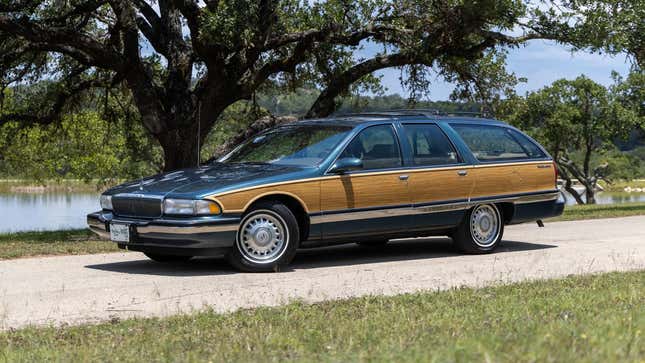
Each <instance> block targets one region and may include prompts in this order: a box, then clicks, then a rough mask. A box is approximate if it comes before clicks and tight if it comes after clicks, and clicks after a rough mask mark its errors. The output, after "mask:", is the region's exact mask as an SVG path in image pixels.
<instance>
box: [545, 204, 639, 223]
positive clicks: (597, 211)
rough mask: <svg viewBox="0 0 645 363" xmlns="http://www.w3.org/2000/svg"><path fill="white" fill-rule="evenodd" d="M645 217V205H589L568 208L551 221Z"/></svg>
mask: <svg viewBox="0 0 645 363" xmlns="http://www.w3.org/2000/svg"><path fill="white" fill-rule="evenodd" d="M634 215H645V203H622V204H589V205H573V206H567V207H566V208H565V209H564V213H563V214H562V215H561V216H560V217H556V218H552V219H549V220H550V221H573V220H579V219H596V218H613V217H627V216H634Z"/></svg>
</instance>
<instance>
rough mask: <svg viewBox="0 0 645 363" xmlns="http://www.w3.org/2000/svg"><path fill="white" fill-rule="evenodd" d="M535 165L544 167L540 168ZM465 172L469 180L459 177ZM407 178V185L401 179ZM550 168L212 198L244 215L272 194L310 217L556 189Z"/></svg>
mask: <svg viewBox="0 0 645 363" xmlns="http://www.w3.org/2000/svg"><path fill="white" fill-rule="evenodd" d="M539 165H543V166H548V167H538V166H539ZM459 170H467V171H468V175H467V176H459V175H458V174H457V173H458V171H459ZM400 175H408V176H409V178H408V180H407V181H402V180H400V179H399V176H400ZM553 177H554V175H553V165H552V163H551V162H529V163H512V164H495V165H484V166H476V167H472V166H470V167H448V168H435V169H408V170H397V171H387V172H374V173H365V174H351V175H343V176H324V177H321V178H315V179H306V180H302V181H291V182H284V183H277V184H275V185H268V186H264V187H253V188H248V189H240V190H237V191H231V192H225V193H222V194H219V195H213V196H210V197H208V198H207V199H211V200H214V201H216V202H218V203H219V204H220V205H221V206H222V209H223V210H224V212H227V213H238V212H243V211H244V210H246V209H247V208H248V206H249V205H250V204H251V203H253V202H254V201H255V200H257V199H259V198H261V197H263V196H266V195H271V194H285V195H289V196H292V197H294V198H296V199H298V200H299V201H300V202H301V203H302V204H303V205H304V207H305V209H306V210H307V212H308V213H317V212H320V211H331V210H342V209H349V208H369V207H378V206H388V205H401V204H409V203H431V202H434V201H442V200H454V199H464V198H467V197H468V196H469V194H470V197H471V198H478V197H487V196H496V195H506V194H516V193H529V192H535V191H544V190H552V189H554V187H555V185H554V181H553Z"/></svg>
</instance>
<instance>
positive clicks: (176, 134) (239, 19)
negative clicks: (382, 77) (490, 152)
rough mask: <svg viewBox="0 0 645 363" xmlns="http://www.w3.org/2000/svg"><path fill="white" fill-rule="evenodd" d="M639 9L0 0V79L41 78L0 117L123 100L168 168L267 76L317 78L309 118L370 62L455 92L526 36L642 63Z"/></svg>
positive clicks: (633, 5)
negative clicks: (449, 84) (437, 79)
mask: <svg viewBox="0 0 645 363" xmlns="http://www.w3.org/2000/svg"><path fill="white" fill-rule="evenodd" d="M642 10H643V4H642V0H638V1H615V0H601V1H593V2H592V1H579V0H575V1H574V0H571V1H565V2H557V3H551V2H550V1H537V2H535V3H526V2H524V1H521V0H477V1H467V0H395V1H386V0H359V1H346V0H329V1H313V2H312V1H300V0H282V1H278V0H254V1H252V0H213V1H198V0H158V1H145V0H133V1H126V0H68V1H58V0H12V1H9V0H2V1H1V2H0V86H2V87H3V88H5V87H11V86H12V85H17V84H19V85H24V84H36V83H41V82H46V83H45V85H44V86H43V87H42V88H41V89H40V90H39V93H38V94H37V95H35V97H34V96H32V97H23V98H22V100H24V102H18V103H16V104H15V105H14V107H13V108H12V109H6V110H3V112H2V113H1V114H0V125H1V124H3V123H5V122H9V121H18V122H21V123H23V124H50V123H55V122H59V121H60V120H61V115H63V114H65V112H66V111H68V110H69V109H70V108H73V107H78V106H79V105H81V106H82V105H83V104H86V103H87V102H94V103H96V104H97V105H104V106H105V107H106V108H107V107H112V106H114V105H118V104H121V106H120V107H124V106H123V104H133V105H134V106H135V108H136V111H137V119H138V120H139V121H140V122H141V123H142V125H143V126H144V128H145V130H146V131H147V132H148V133H149V134H150V135H151V136H152V137H154V138H155V139H156V140H157V141H158V142H159V144H160V145H161V147H162V148H163V151H164V168H165V169H166V170H170V169H175V168H179V167H186V166H190V165H194V164H195V163H196V161H197V158H198V148H199V145H202V144H203V141H204V138H205V137H206V135H207V134H208V131H209V130H211V129H212V128H213V127H214V126H216V123H217V122H218V119H219V116H220V115H221V114H222V113H223V112H224V111H225V110H226V109H227V108H228V107H229V106H231V105H233V104H234V103H236V102H238V101H240V100H248V99H253V98H254V97H255V95H256V93H257V92H259V91H262V90H265V89H268V88H272V89H277V90H281V89H287V88H289V89H294V88H295V87H299V86H307V87H313V88H318V89H320V90H321V91H320V93H319V94H318V95H317V97H316V99H315V100H314V101H313V103H312V104H311V106H310V107H309V110H308V111H307V116H310V117H311V116H324V115H328V114H329V113H331V112H333V111H334V110H335V109H336V108H337V107H338V106H339V102H338V100H339V96H343V95H347V94H348V93H349V92H351V91H352V90H357V89H371V90H378V89H379V87H380V85H379V80H378V78H377V77H375V76H374V72H375V71H377V70H380V69H384V68H390V67H400V68H402V70H403V72H404V77H403V83H404V84H405V85H406V86H407V87H408V89H409V90H410V91H411V93H412V95H413V96H415V95H419V94H423V92H424V89H426V88H427V84H428V82H429V79H430V74H439V75H441V76H443V77H444V78H446V79H448V80H451V81H455V82H457V83H458V84H459V85H460V87H459V88H458V89H459V90H460V92H461V97H465V96H468V95H472V94H473V93H476V92H479V94H482V95H487V94H488V95H491V96H493V97H494V96H495V94H496V93H495V92H492V93H491V91H490V90H494V89H499V90H504V87H505V85H507V84H509V83H512V82H513V81H515V79H514V78H513V77H512V76H511V77H509V76H508V75H506V72H505V67H504V56H503V54H504V50H505V49H508V47H517V46H520V45H522V44H523V43H525V42H527V41H529V40H532V39H554V40H558V41H561V42H565V43H567V44H570V45H572V46H573V47H576V48H584V49H592V50H599V51H606V52H622V51H626V52H629V53H630V54H632V55H633V56H634V58H635V59H636V61H637V62H640V61H641V60H642V39H641V38H642V37H640V36H639V34H641V33H642V32H641V33H639V31H640V30H642V24H641V22H639V19H642V16H640V15H642ZM617 16H620V17H617ZM639 16H640V18H639ZM590 29H599V30H598V31H595V32H593V33H590V32H589V31H590ZM620 29H625V30H626V31H629V32H631V33H629V34H628V35H625V36H622V35H620V36H617V35H616V34H615V32H616V31H619V30H620ZM621 34H622V33H621ZM630 34H631V35H630ZM367 48H369V49H377V50H376V51H374V52H369V51H366V49H367ZM637 64H639V63H637ZM485 90H486V91H487V92H488V93H484V91H485ZM0 94H3V92H0ZM486 97H488V96H486ZM17 98H18V99H20V97H17ZM124 108H125V107H124ZM104 112H106V111H104Z"/></svg>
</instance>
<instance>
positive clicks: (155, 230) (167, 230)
mask: <svg viewBox="0 0 645 363" xmlns="http://www.w3.org/2000/svg"><path fill="white" fill-rule="evenodd" d="M238 226H239V225H238V224H237V223H235V224H223V225H207V226H190V227H175V226H159V225H148V226H137V227H136V228H137V233H138V234H139V235H142V236H145V235H148V234H199V233H217V232H232V231H237V228H238Z"/></svg>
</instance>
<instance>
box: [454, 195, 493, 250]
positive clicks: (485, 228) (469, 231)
mask: <svg viewBox="0 0 645 363" xmlns="http://www.w3.org/2000/svg"><path fill="white" fill-rule="evenodd" d="M503 234H504V219H503V216H502V213H501V211H500V210H499V208H498V207H497V206H496V205H495V204H479V205H477V206H475V207H474V208H472V209H470V210H469V211H468V213H466V216H464V219H463V220H462V222H461V224H460V225H459V227H457V229H456V230H455V232H454V233H453V234H452V239H453V242H454V244H455V246H456V247H457V248H458V249H459V250H460V251H461V252H464V253H473V254H476V253H489V252H492V251H493V250H494V249H495V247H497V245H498V244H499V242H500V241H501V240H502V235H503Z"/></svg>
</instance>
